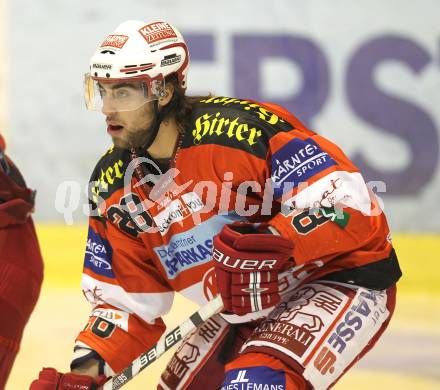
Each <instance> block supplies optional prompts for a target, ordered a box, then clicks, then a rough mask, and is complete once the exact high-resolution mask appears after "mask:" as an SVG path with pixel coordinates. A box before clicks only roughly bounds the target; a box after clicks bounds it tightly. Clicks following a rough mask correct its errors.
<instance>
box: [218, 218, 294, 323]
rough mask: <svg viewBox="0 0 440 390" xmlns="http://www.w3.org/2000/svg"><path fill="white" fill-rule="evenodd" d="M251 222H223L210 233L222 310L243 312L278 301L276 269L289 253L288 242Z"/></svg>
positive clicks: (253, 310)
mask: <svg viewBox="0 0 440 390" xmlns="http://www.w3.org/2000/svg"><path fill="white" fill-rule="evenodd" d="M266 231H267V232H265V233H263V232H260V231H257V230H256V229H255V228H254V225H252V224H249V223H244V224H243V223H242V224H237V225H235V224H234V225H225V226H224V227H223V229H222V230H221V231H220V233H219V234H218V235H217V236H215V237H214V248H213V259H214V260H215V262H214V265H215V271H216V277H217V287H218V290H219V293H220V295H221V297H222V300H223V304H224V307H225V311H227V312H231V313H234V314H238V315H244V314H248V313H253V312H257V311H260V310H262V309H266V308H269V307H272V306H274V305H276V304H277V303H278V302H279V301H280V295H279V292H278V272H279V271H280V270H281V268H282V266H283V264H284V263H285V262H286V261H287V260H288V259H289V257H290V256H291V253H292V249H293V245H292V243H291V242H290V241H289V240H287V239H285V238H283V237H281V236H278V235H274V234H272V233H270V232H269V230H268V229H266Z"/></svg>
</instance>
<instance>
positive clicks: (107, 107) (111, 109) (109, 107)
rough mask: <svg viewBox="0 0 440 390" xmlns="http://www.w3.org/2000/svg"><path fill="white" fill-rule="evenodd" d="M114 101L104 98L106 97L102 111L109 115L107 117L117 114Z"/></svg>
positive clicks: (103, 100) (103, 99)
mask: <svg viewBox="0 0 440 390" xmlns="http://www.w3.org/2000/svg"><path fill="white" fill-rule="evenodd" d="M112 100H113V99H111V98H110V97H108V96H104V97H103V98H102V109H101V112H102V113H103V114H104V115H107V116H108V115H110V114H113V113H115V112H116V109H115V106H114V104H113V101H112Z"/></svg>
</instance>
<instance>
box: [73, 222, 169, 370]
mask: <svg viewBox="0 0 440 390" xmlns="http://www.w3.org/2000/svg"><path fill="white" fill-rule="evenodd" d="M82 289H83V293H84V296H85V297H86V298H87V300H88V301H89V302H90V304H91V305H92V313H91V316H90V319H89V321H88V324H87V326H86V327H85V329H84V330H83V331H82V332H80V333H79V335H78V337H77V343H78V344H79V345H83V344H86V345H87V346H88V347H90V348H91V349H93V350H94V351H96V352H97V353H98V354H99V355H100V356H101V357H102V358H103V359H104V360H105V361H106V362H107V363H108V364H109V366H110V367H111V368H112V369H113V370H114V371H115V372H117V371H120V370H121V369H123V368H125V367H126V366H127V365H128V364H129V363H130V362H131V361H132V360H133V359H134V358H136V357H137V356H138V355H140V354H141V353H142V352H144V351H145V350H147V349H148V348H150V347H151V346H152V345H154V344H155V343H156V341H157V340H158V339H159V337H160V336H161V334H162V333H163V332H164V330H165V325H164V323H163V321H162V319H161V316H162V315H163V314H166V313H167V312H168V311H169V309H170V307H171V305H172V301H173V292H172V291H171V289H170V287H169V286H168V284H167V282H166V281H165V280H164V279H163V277H162V276H161V274H160V273H159V271H158V270H157V269H156V267H155V266H154V264H153V262H152V261H151V259H150V255H149V254H148V251H147V249H146V248H145V246H144V244H143V243H142V241H141V240H140V239H137V238H135V237H131V236H129V235H127V234H125V233H123V232H121V231H120V230H119V229H117V228H116V227H115V226H114V225H113V224H111V223H110V222H109V221H105V220H104V219H101V218H90V223H89V231H88V237H87V244H86V251H85V258H84V270H83V277H82Z"/></svg>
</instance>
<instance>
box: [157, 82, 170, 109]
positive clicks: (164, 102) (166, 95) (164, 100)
mask: <svg viewBox="0 0 440 390" xmlns="http://www.w3.org/2000/svg"><path fill="white" fill-rule="evenodd" d="M173 93H174V85H173V83H165V89H164V93H163V96H161V97H160V98H159V106H160V107H163V106H166V105H167V104H168V103H169V102H170V101H171V99H172V97H173Z"/></svg>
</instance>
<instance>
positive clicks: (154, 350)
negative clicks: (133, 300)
mask: <svg viewBox="0 0 440 390" xmlns="http://www.w3.org/2000/svg"><path fill="white" fill-rule="evenodd" d="M222 310H223V302H222V299H221V297H220V295H217V296H216V297H215V298H214V299H213V300H211V301H209V302H208V303H207V304H206V305H205V306H203V307H201V308H200V309H199V310H198V311H196V312H195V313H193V314H192V315H191V316H190V317H189V318H187V319H186V320H185V321H184V322H183V323H181V324H180V325H179V326H178V327H176V328H174V329H173V330H172V331H171V332H168V333H166V334H164V335H163V336H162V337H161V338H160V339H159V341H158V342H157V343H156V344H155V345H154V346H153V347H151V348H150V349H149V350H148V351H146V352H144V353H142V354H141V355H140V356H138V357H137V358H136V359H135V360H133V362H131V363H130V365H129V366H128V367H127V368H125V369H124V370H123V371H121V372H119V373H118V374H116V375H114V376H113V377H111V378H110V379H109V380H108V381H107V382H105V383H104V385H103V386H102V387H100V388H99V389H98V390H117V389H120V388H121V387H122V386H124V385H125V384H126V383H127V382H129V381H130V380H132V379H133V378H134V377H135V376H136V375H138V374H139V373H140V372H141V371H142V370H144V369H145V368H146V367H148V366H149V365H150V364H151V363H153V362H155V361H156V360H157V359H158V358H159V357H160V356H162V354H163V353H164V352H166V351H168V350H169V349H170V348H171V347H173V346H174V345H176V344H177V343H178V342H179V341H180V340H182V339H183V338H184V337H185V336H187V335H188V334H190V333H191V332H192V331H194V330H195V329H196V328H198V327H199V326H200V325H202V324H203V323H204V322H205V321H206V320H208V319H209V318H210V317H212V316H213V315H214V314H217V313H220V312H221V311H222Z"/></svg>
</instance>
